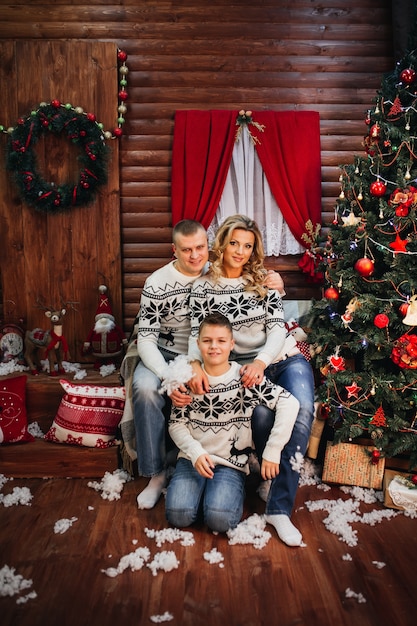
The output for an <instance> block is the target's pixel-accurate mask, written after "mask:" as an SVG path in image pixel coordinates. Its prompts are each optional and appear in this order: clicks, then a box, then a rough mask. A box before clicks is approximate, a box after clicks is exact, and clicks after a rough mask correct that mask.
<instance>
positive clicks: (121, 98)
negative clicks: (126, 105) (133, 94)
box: [119, 89, 127, 102]
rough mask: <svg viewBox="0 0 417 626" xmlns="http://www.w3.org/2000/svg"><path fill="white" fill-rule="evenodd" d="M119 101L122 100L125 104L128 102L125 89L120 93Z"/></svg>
mask: <svg viewBox="0 0 417 626" xmlns="http://www.w3.org/2000/svg"><path fill="white" fill-rule="evenodd" d="M119 100H122V101H123V102H124V101H125V100H127V91H124V90H123V89H122V91H119Z"/></svg>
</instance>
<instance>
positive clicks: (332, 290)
mask: <svg viewBox="0 0 417 626" xmlns="http://www.w3.org/2000/svg"><path fill="white" fill-rule="evenodd" d="M339 295H340V294H339V292H338V290H337V289H336V287H328V288H327V289H326V290H325V292H324V297H325V298H327V300H339Z"/></svg>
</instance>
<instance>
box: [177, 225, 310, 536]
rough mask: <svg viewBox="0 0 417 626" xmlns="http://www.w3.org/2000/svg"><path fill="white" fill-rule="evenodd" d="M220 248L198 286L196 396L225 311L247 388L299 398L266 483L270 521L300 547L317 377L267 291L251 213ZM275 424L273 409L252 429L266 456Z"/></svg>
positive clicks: (192, 354)
mask: <svg viewBox="0 0 417 626" xmlns="http://www.w3.org/2000/svg"><path fill="white" fill-rule="evenodd" d="M212 251H213V255H214V260H213V262H212V265H211V267H210V270H209V272H208V274H206V275H205V276H203V277H201V278H198V279H197V280H196V281H195V282H194V284H193V286H192V289H191V295H190V314H191V336H190V341H189V358H190V360H191V361H192V363H193V369H194V374H195V375H194V377H193V378H192V379H191V380H190V381H189V383H188V385H189V387H190V389H191V391H192V392H193V393H198V394H201V393H205V392H207V391H208V381H207V377H206V376H205V374H204V372H203V370H202V368H201V364H200V363H201V356H200V354H199V351H198V346H197V343H196V338H197V334H198V328H199V325H200V323H201V322H202V320H203V319H204V317H206V316H207V315H208V314H210V313H213V312H215V311H219V312H220V313H223V314H224V315H226V317H228V318H229V320H230V322H231V324H232V327H233V337H234V342H235V345H234V351H233V353H232V356H231V358H233V359H234V360H236V361H238V362H239V363H240V364H241V366H242V367H241V370H240V373H241V377H242V383H243V385H244V386H247V387H250V386H252V385H256V384H259V382H260V381H261V380H262V378H263V376H264V375H265V376H267V377H268V378H269V379H270V380H271V381H272V382H273V383H275V384H277V385H280V386H281V387H284V388H285V389H287V390H288V391H290V392H291V393H292V394H293V395H294V396H295V397H296V398H297V400H298V401H299V403H300V409H299V412H298V415H297V420H296V423H295V426H294V429H293V432H292V435H291V438H290V441H289V442H288V443H287V445H286V446H285V448H284V450H283V453H282V458H281V465H280V472H279V474H278V475H277V476H273V475H268V474H264V475H262V478H263V479H264V480H265V481H271V480H272V482H271V483H270V485H271V486H270V490H269V494H268V495H267V497H266V520H267V522H268V523H270V524H272V525H273V526H274V527H275V529H276V531H277V533H278V536H279V537H280V539H281V540H282V541H283V542H284V543H286V544H287V545H291V546H299V545H301V543H302V536H301V533H300V532H299V531H298V529H297V528H295V526H294V525H293V524H292V522H291V520H290V516H291V512H292V509H293V507H294V501H295V496H296V492H297V487H298V480H299V473H298V471H297V468H296V461H297V456H298V454H301V455H304V454H305V451H306V449H307V445H308V440H309V436H310V429H311V424H312V421H313V414H314V378H313V372H312V369H311V366H310V364H309V363H308V362H307V361H306V359H305V358H304V356H303V355H302V354H301V353H300V351H299V349H298V348H297V345H296V341H295V339H294V337H292V335H289V334H287V332H286V328H285V322H284V310H283V305H282V300H281V297H280V296H279V294H278V292H277V291H275V290H273V289H268V287H266V286H265V285H266V284H268V283H267V281H266V283H265V276H266V274H267V272H266V270H265V268H264V265H263V261H264V251H263V245H262V237H261V234H260V231H259V229H258V227H257V225H256V223H255V222H254V221H253V220H251V219H249V218H247V217H246V216H244V215H233V216H230V217H228V218H227V219H226V220H225V221H224V222H223V224H222V225H221V226H220V227H219V229H218V231H217V234H216V237H215V241H214V243H213V247H212ZM273 421H274V416H273V413H272V412H271V411H270V410H269V409H267V408H266V407H265V406H259V407H257V408H256V409H255V411H254V413H253V416H252V431H253V440H254V443H255V447H256V452H257V455H258V458H259V459H260V458H262V453H263V450H264V447H265V445H266V442H267V440H268V436H269V433H270V430H271V428H272V424H273ZM297 453H298V454H297ZM296 455H297V456H296ZM266 485H267V487H269V484H268V483H267V484H266Z"/></svg>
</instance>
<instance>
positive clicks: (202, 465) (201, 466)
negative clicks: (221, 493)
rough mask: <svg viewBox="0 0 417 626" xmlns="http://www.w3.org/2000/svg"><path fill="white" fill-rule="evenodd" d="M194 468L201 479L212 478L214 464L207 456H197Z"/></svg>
mask: <svg viewBox="0 0 417 626" xmlns="http://www.w3.org/2000/svg"><path fill="white" fill-rule="evenodd" d="M194 467H195V469H196V470H197V472H198V473H199V474H200V476H203V478H213V476H214V472H213V470H214V463H213V461H212V459H211V457H210V455H209V454H202V455H201V456H199V457H198V459H197V461H196V462H195V466H194Z"/></svg>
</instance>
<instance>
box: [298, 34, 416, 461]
mask: <svg viewBox="0 0 417 626" xmlns="http://www.w3.org/2000/svg"><path fill="white" fill-rule="evenodd" d="M410 44H411V45H409V48H408V49H409V50H411V52H409V53H407V54H406V55H405V56H404V57H403V58H402V59H401V60H400V61H398V62H397V64H396V66H395V69H394V70H393V71H392V72H391V73H389V74H387V75H385V76H384V77H383V79H382V83H381V88H380V90H379V91H378V92H377V94H376V98H375V101H374V106H373V108H371V109H369V110H368V111H367V112H366V114H365V123H366V128H367V132H366V135H365V137H364V142H363V146H364V153H363V155H361V156H356V155H355V156H354V157H353V163H351V164H347V165H343V166H341V167H340V171H341V174H340V184H341V192H340V196H339V198H338V199H337V200H336V204H335V215H334V220H333V223H332V225H331V226H330V227H329V228H328V229H327V237H326V239H325V240H324V241H321V242H318V243H317V247H316V249H315V257H316V264H317V271H318V272H320V273H322V274H323V276H324V285H323V298H322V299H321V300H319V301H316V302H314V303H313V307H312V317H311V320H310V324H309V325H310V327H311V329H310V332H309V342H310V344H311V348H312V352H313V353H314V356H313V358H312V363H313V366H314V367H315V370H316V372H317V374H318V381H317V383H318V384H317V394H318V399H319V401H320V402H321V416H322V417H323V418H327V419H328V424H330V426H331V427H332V433H333V434H334V439H335V441H352V440H354V439H355V438H357V437H365V438H370V439H372V441H373V444H374V449H373V452H372V457H373V460H375V462H376V461H377V460H378V459H379V458H380V457H382V456H395V455H399V454H402V453H406V454H407V455H408V456H409V459H410V468H411V467H416V466H417V38H416V35H415V33H412V34H411V35H410Z"/></svg>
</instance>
